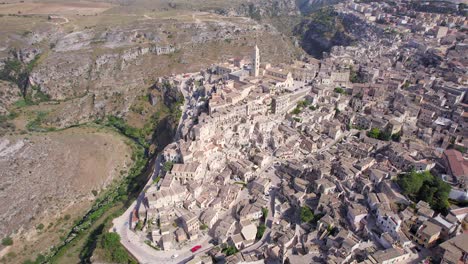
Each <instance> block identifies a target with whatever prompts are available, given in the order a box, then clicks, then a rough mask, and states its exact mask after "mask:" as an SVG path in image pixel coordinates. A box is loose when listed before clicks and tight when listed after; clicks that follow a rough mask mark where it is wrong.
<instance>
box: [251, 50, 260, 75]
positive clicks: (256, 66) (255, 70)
mask: <svg viewBox="0 0 468 264" xmlns="http://www.w3.org/2000/svg"><path fill="white" fill-rule="evenodd" d="M252 63H253V65H252V71H251V75H252V76H254V77H258V74H259V73H260V50H259V49H258V46H257V45H255V48H254V52H253V56H252Z"/></svg>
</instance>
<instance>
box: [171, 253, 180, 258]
mask: <svg viewBox="0 0 468 264" xmlns="http://www.w3.org/2000/svg"><path fill="white" fill-rule="evenodd" d="M178 256H179V255H178V254H174V255H172V257H171V258H172V259H175V258H177V257H178Z"/></svg>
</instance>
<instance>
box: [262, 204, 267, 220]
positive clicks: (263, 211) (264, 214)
mask: <svg viewBox="0 0 468 264" xmlns="http://www.w3.org/2000/svg"><path fill="white" fill-rule="evenodd" d="M262 214H263V219H264V220H265V219H267V217H268V208H266V207H263V208H262Z"/></svg>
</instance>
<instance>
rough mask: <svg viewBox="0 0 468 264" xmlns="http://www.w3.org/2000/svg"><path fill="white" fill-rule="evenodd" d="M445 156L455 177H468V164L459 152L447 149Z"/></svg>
mask: <svg viewBox="0 0 468 264" xmlns="http://www.w3.org/2000/svg"><path fill="white" fill-rule="evenodd" d="M444 155H445V157H446V158H447V161H448V166H449V167H450V171H451V172H452V175H453V176H455V177H463V176H466V175H468V164H467V163H468V162H467V161H466V160H465V159H464V158H463V155H462V154H461V153H460V152H459V151H457V150H454V149H447V150H446V151H444Z"/></svg>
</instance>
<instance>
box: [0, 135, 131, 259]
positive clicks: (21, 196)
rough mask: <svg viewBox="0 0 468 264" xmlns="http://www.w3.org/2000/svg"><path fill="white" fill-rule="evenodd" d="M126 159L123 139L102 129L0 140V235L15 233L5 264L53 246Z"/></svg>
mask: <svg viewBox="0 0 468 264" xmlns="http://www.w3.org/2000/svg"><path fill="white" fill-rule="evenodd" d="M130 157H131V148H130V147H129V146H128V145H127V144H126V143H125V139H124V138H123V137H122V136H120V135H118V134H116V133H114V132H111V131H108V130H107V129H100V128H92V127H82V128H72V129H67V130H64V131H60V132H51V133H47V134H33V135H22V136H20V135H17V136H6V137H3V138H2V139H0V167H1V168H3V169H2V170H1V171H0V178H1V179H2V182H1V184H0V199H1V200H2V203H0V216H1V217H0V219H1V220H0V234H1V235H2V237H3V236H4V235H5V234H11V233H13V234H15V235H13V241H14V244H13V246H12V247H11V248H6V249H4V250H2V255H4V256H5V257H6V258H5V260H7V263H21V262H22V260H24V259H28V258H34V257H35V255H36V254H37V253H39V252H42V251H44V250H46V249H47V248H48V247H49V246H50V245H54V244H57V243H58V242H59V241H60V238H61V237H63V236H65V235H66V233H67V232H68V230H69V228H70V227H71V226H72V224H73V221H74V220H76V219H79V218H80V217H81V216H82V215H83V214H84V213H85V212H86V211H87V210H88V209H89V207H90V206H91V204H92V203H93V201H94V199H95V198H96V197H97V195H99V193H100V192H101V190H103V189H104V188H105V187H106V186H108V185H109V184H110V183H111V182H112V181H113V180H116V179H118V178H119V177H120V175H121V174H122V172H124V171H126V170H128V168H129V167H130V166H131V160H130ZM12 205H14V206H12ZM37 241H41V243H37ZM14 255H16V257H14V258H11V256H14Z"/></svg>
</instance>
